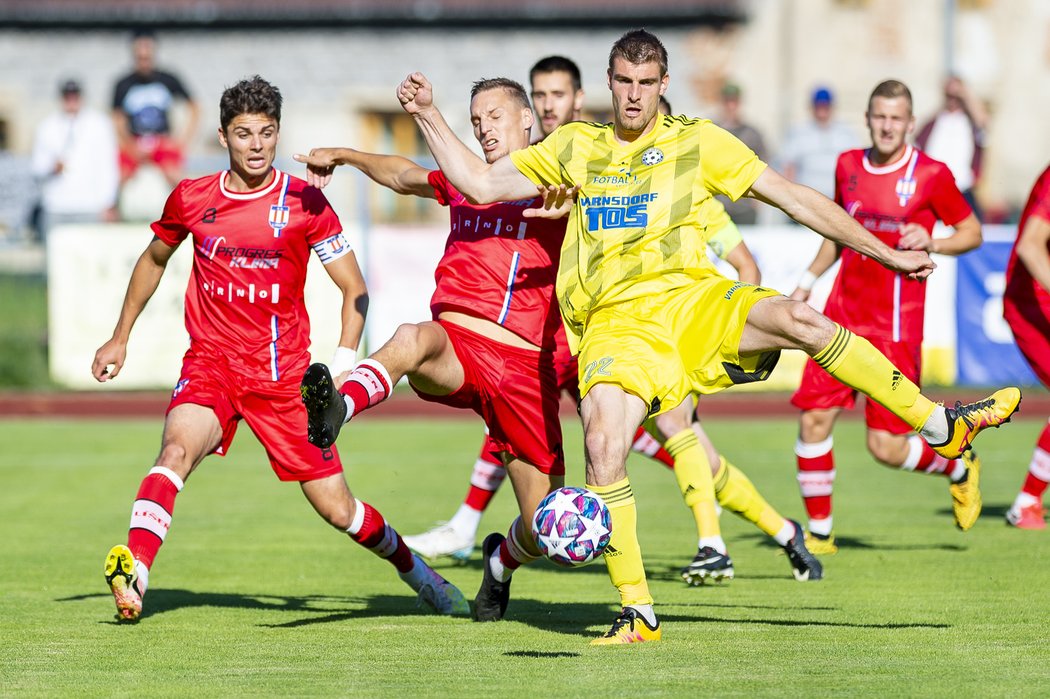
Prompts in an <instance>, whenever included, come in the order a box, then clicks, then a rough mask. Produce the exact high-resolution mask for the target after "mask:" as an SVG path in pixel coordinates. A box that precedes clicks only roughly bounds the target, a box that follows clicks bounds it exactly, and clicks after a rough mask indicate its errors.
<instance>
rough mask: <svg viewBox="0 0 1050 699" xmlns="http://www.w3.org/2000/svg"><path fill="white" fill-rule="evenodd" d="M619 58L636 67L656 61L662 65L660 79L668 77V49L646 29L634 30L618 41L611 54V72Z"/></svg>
mask: <svg viewBox="0 0 1050 699" xmlns="http://www.w3.org/2000/svg"><path fill="white" fill-rule="evenodd" d="M617 56H619V57H620V58H622V59H624V60H626V61H627V62H628V63H631V64H633V65H636V66H637V65H641V64H642V63H650V62H654V61H655V62H656V63H659V64H660V77H663V76H665V75H667V49H665V48H664V45H663V44H662V43H661V42H660V40H659V39H657V38H656V36H655V35H653V34H650V33H649V32H647V31H645V30H644V29H633V30H631V31H629V32H627V33H626V34H624V35H623V36H621V37H620V38H619V39H617V40H616V43H615V44H613V47H612V50H611V51H610V52H609V70H612V67H613V59H614V58H616V57H617Z"/></svg>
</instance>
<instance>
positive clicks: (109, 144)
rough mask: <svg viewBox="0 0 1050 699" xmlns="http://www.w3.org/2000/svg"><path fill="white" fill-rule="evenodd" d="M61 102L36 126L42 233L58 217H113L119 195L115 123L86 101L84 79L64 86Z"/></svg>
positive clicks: (93, 219) (65, 219)
mask: <svg viewBox="0 0 1050 699" xmlns="http://www.w3.org/2000/svg"><path fill="white" fill-rule="evenodd" d="M59 93H60V94H61V100H62V106H61V109H59V110H58V111H57V112H55V113H53V114H51V115H50V116H48V117H47V118H46V119H44V120H43V121H42V122H40V125H39V126H38V127H37V130H36V136H35V139H34V142H33V155H32V168H33V176H34V177H35V178H36V180H37V181H38V182H39V184H40V195H41V213H42V219H43V220H42V222H40V223H39V224H38V225H39V228H40V230H39V233H40V235H41V238H43V237H44V235H45V233H46V231H47V230H48V229H50V228H51V227H53V226H54V225H56V224H59V223H95V222H99V221H107V220H112V219H113V217H114V211H115V209H114V207H115V205H116V201H117V185H118V176H117V139H116V134H115V133H114V131H113V124H112V123H111V122H110V120H109V119H107V118H106V116H105V115H104V114H103V113H102V112H99V111H97V110H94V109H91V108H88V107H85V106H84V102H83V94H82V90H81V87H80V83H78V82H77V81H76V80H66V81H65V82H63V83H62V84H61V85H60V87H59Z"/></svg>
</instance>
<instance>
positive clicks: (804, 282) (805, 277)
mask: <svg viewBox="0 0 1050 699" xmlns="http://www.w3.org/2000/svg"><path fill="white" fill-rule="evenodd" d="M816 283H817V275H815V274H813V273H812V272H810V271H809V270H808V269H807V270H806V271H805V272H803V273H802V276H801V277H799V279H798V288H799V289H802V290H803V291H810V290H811V289H812V288H813V285H814V284H816Z"/></svg>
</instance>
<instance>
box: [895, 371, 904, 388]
mask: <svg viewBox="0 0 1050 699" xmlns="http://www.w3.org/2000/svg"><path fill="white" fill-rule="evenodd" d="M903 379H904V374H902V373H900V372H899V371H898V370H896V369H894V370H893V378H892V387H893V390H894V391H896V390H897V387H898V386H900V385H901V381H902V380H903Z"/></svg>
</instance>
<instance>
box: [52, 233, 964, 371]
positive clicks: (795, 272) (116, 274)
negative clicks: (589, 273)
mask: <svg viewBox="0 0 1050 699" xmlns="http://www.w3.org/2000/svg"><path fill="white" fill-rule="evenodd" d="M741 232H742V233H743V236H744V240H745V242H746V243H747V245H748V247H749V248H751V250H752V253H753V254H754V256H755V259H756V261H757V262H758V266H759V268H760V269H761V270H762V278H763V281H762V283H763V285H764V286H768V287H770V288H773V289H776V290H778V291H780V292H782V293H785V294H789V293H791V292H792V291H793V290H794V288H795V284H796V282H797V281H798V278H799V275H800V274H801V273H802V271H803V270H804V269H805V268H806V267H807V266H808V265H809V263H810V262H811V261H812V259H813V256H814V255H815V254H816V252H817V249H818V247H819V246H820V242H821V238H820V236H818V235H817V234H816V233H813V232H812V231H809V230H808V229H805V228H802V227H800V226H793V225H782V226H753V227H746V226H742V227H741ZM347 234H348V236H349V237H350V239H351V243H352V244H353V245H354V248H355V250H356V252H357V256H358V260H359V262H360V263H361V267H362V269H363V270H364V272H365V276H366V279H367V281H368V289H369V298H370V303H369V313H368V322H367V326H366V337H365V343H364V349H365V350H367V351H368V352H372V351H375V350H376V349H377V348H378V347H380V346H381V345H382V344H383V343H384V342H386V340H387V339H389V338H390V336H391V335H392V334H393V333H394V331H395V330H396V329H397V326H398V325H400V324H401V323H416V322H420V321H423V320H429V319H430V307H429V304H430V296H431V294H432V293H433V291H434V268H435V267H436V265H437V262H438V260H439V259H440V258H441V255H442V253H443V251H444V245H445V240H446V238H447V236H448V229H447V228H446V227H444V226H375V227H373V228H371V229H370V230H369V231H368V233H367V235H362V234H361V232H360V231H352V230H348V231H347ZM148 240H149V234H148V230H147V228H146V226H144V225H100V226H84V225H80V226H66V227H62V228H57V229H56V230H55V231H54V233H53V234H51V235H50V236H49V238H48V291H49V314H50V317H49V327H50V331H49V332H50V337H49V342H50V362H51V374H52V378H53V379H54V380H55V381H56V382H58V383H61V384H63V385H65V386H68V387H71V388H78V389H87V388H95V387H98V386H100V384H97V383H96V382H95V381H94V379H92V377H91V373H90V367H91V361H92V359H93V357H94V352H95V350H96V349H97V348H98V347H99V346H100V345H101V344H102V343H103V342H105V341H106V340H107V339H108V338H109V337H110V334H111V333H112V331H113V325H114V323H115V322H116V319H117V315H118V313H119V312H120V306H121V303H122V302H123V298H124V292H125V290H126V288H127V283H128V279H129V277H130V275H131V270H132V267H134V264H135V261H136V260H137V259H138V256H139V255H140V254H141V253H142V250H143V249H144V248H145V245H146V243H147V242H148ZM312 257H313V256H311V258H312ZM936 261H937V264H938V268H937V270H936V271H935V272H934V274H933V275H932V276H931V277H930V280H929V281H928V282H927V283H928V284H929V288H928V290H927V314H926V345H927V347H926V348H925V350H926V351H925V354H926V356H927V366H926V372H925V374H926V379H927V380H928V381H932V382H936V383H951V382H952V381H953V380H954V378H955V359H954V348H955V260H954V259H953V258H948V257H943V256H938V257H937V258H936ZM191 263H192V259H191V253H190V250H189V246H186V245H184V246H182V248H180V249H179V251H178V252H177V253H176V254H175V256H174V257H173V259H172V260H171V262H170V263H169V267H168V270H167V272H166V273H165V275H164V278H163V280H162V281H161V285H160V288H159V289H158V290H157V293H156V294H155V295H154V297H153V299H152V300H151V301H150V303H149V305H148V306H147V307H146V310H145V311H144V312H143V314H142V316H141V317H140V318H139V321H138V323H137V324H136V326H135V329H134V331H133V332H132V335H131V341H130V342H129V344H128V360H127V363H126V364H125V366H124V370H123V371H122V372H121V375H120V377H118V379H117V380H116V381H114V382H113V383H111V384H107V386H109V387H111V388H124V389H152V388H168V387H171V386H173V385H174V384H175V381H176V380H177V378H178V372H179V368H180V366H181V360H182V354H183V352H185V350H186V347H187V345H188V339H187V337H186V331H185V329H184V326H183V319H182V299H183V294H184V292H185V288H186V282H187V279H188V277H189V270H190V265H191ZM718 264H719V266H720V268H721V269H722V270H723V271H724V272H725V274H726V275H727V276H733V270H732V268H730V267H728V265H725V263H722V262H719V263H718ZM836 269H837V268H832V269H831V270H830V271H829V272H828V273H827V274H825V275H823V276H822V277H821V278H820V279H819V280H818V282H817V284H816V286H815V287H814V288H813V293H812V296H811V299H810V302H811V303H812V304H813V305H814V306H815V307H817V308H823V305H824V301H825V299H826V298H827V294H828V292H829V291H830V288H831V282H832V280H833V279H834V276H835V271H836ZM306 301H307V307H308V310H309V312H310V319H311V323H312V333H311V336H312V339H313V344H312V345H311V353H312V355H313V357H314V360H315V361H324V362H327V361H328V360H329V359H330V358H331V356H332V352H333V350H334V349H335V346H336V343H337V342H338V338H339V313H340V302H341V301H340V296H339V292H338V290H337V288H336V287H335V285H334V284H332V283H331V281H330V280H329V279H328V276H327V275H326V274H325V273H324V271H323V268H322V265H321V264H320V263H319V262H318V261H317V260H316V259H311V262H310V271H309V274H308V278H307V285H306ZM804 359H805V357H804V355H802V353H801V352H785V353H784V354H783V356H782V358H781V361H780V365H779V366H778V367H777V370H776V371H775V372H774V373H773V376H772V377H771V378H770V380H769V381H767V382H764V383H760V384H754V385H753V386H751V387H748V388H749V389H750V390H768V389H773V388H776V389H789V388H793V387H794V386H796V385H797V383H798V377H799V376H800V374H801V368H802V365H803V360H804Z"/></svg>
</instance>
